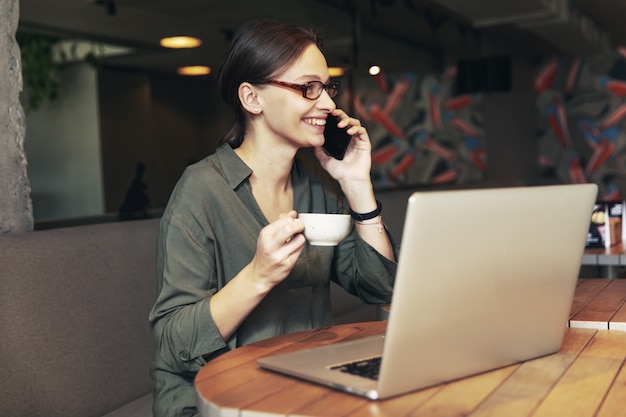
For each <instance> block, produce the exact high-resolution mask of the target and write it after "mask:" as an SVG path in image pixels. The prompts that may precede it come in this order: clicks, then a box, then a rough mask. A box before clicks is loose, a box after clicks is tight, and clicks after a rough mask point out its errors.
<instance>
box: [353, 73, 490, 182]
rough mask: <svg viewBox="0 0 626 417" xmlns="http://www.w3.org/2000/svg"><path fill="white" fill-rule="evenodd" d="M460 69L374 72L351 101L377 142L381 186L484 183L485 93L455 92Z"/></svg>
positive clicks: (376, 176) (375, 163) (375, 172)
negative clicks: (421, 73)
mask: <svg viewBox="0 0 626 417" xmlns="http://www.w3.org/2000/svg"><path fill="white" fill-rule="evenodd" d="M455 76H456V68H455V67H450V68H448V69H447V70H446V71H445V72H444V73H443V74H441V75H440V76H432V75H427V76H419V75H417V74H415V73H411V72H407V73H399V74H384V73H381V74H379V75H376V76H373V77H371V78H369V79H368V80H365V81H364V83H365V84H369V85H360V86H359V87H360V88H359V92H358V94H356V95H355V97H354V99H353V103H352V104H353V108H354V112H355V114H356V116H357V117H358V118H359V119H360V120H361V122H362V123H363V124H364V125H365V126H366V127H367V129H368V132H369V135H370V138H371V141H372V146H373V151H372V152H373V153H372V178H373V180H374V184H375V186H377V187H379V188H392V187H404V186H411V185H415V184H439V183H450V182H451V183H456V184H463V183H468V182H476V181H480V179H482V177H483V172H484V170H485V167H486V153H485V148H484V142H483V122H482V96H481V95H480V94H475V95H470V94H467V95H455V94H454V78H455Z"/></svg>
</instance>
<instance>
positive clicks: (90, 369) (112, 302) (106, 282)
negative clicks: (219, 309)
mask: <svg viewBox="0 0 626 417" xmlns="http://www.w3.org/2000/svg"><path fill="white" fill-rule="evenodd" d="M157 229H158V219H150V220H138V221H129V222H115V223H105V224H99V225H90V226H76V227H66V228H60V229H51V230H44V231H35V232H26V233H17V234H11V235H4V236H0V404H1V405H0V409H1V410H2V411H1V412H0V414H1V415H3V416H5V415H6V416H13V417H44V416H45V417H56V416H59V417H96V416H105V415H106V416H107V417H122V416H129V417H130V416H133V417H144V416H151V415H152V395H151V391H152V380H151V378H150V374H149V368H150V363H151V356H152V351H153V345H154V342H153V339H152V334H151V332H150V327H149V323H148V312H149V310H150V308H151V307H152V304H153V303H154V299H155V292H156V279H155V252H156V236H157Z"/></svg>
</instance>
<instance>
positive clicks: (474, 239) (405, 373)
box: [258, 184, 597, 399]
mask: <svg viewBox="0 0 626 417" xmlns="http://www.w3.org/2000/svg"><path fill="white" fill-rule="evenodd" d="M596 196H597V186H596V185H595V184H580V185H558V186H540V187H519V188H499V189H478V190H461V191H459V190H457V191H431V192H416V193H414V194H413V195H411V197H410V198H409V201H408V207H407V213H406V218H405V224H404V229H403V234H402V244H401V249H400V258H399V263H398V271H397V276H396V281H395V286H394V294H393V299H392V302H391V310H390V313H389V319H388V320H389V321H388V324H387V331H386V334H385V335H384V336H373V337H366V338H362V339H359V340H353V341H347V342H340V343H336V344H333V345H328V346H322V347H316V348H312V349H308V350H301V351H298V352H293V353H287V354H282V355H274V356H270V357H265V358H262V359H260V360H259V361H258V364H259V365H260V366H261V367H263V368H266V369H270V370H273V371H277V372H281V373H285V374H289V375H291V376H295V377H298V378H302V379H305V380H310V381H313V382H316V383H319V384H324V385H328V386H330V387H333V388H336V389H341V390H345V391H347V392H350V393H354V394H357V395H361V396H365V397H367V398H371V399H383V398H388V397H391V396H395V395H399V394H403V393H406V392H410V391H414V390H417V389H420V388H425V387H429V386H432V385H436V384H439V383H442V382H446V381H452V380H455V379H458V378H462V377H465V376H469V375H473V374H476V373H480V372H483V371H487V370H491V369H495V368H499V367H502V366H505V365H509V364H512V363H516V362H519V361H523V360H527V359H531V358H535V357H539V356H543V355H547V354H551V353H554V352H556V351H557V350H558V349H559V347H560V346H561V343H562V341H563V337H564V333H565V329H566V327H567V321H568V316H569V311H570V308H571V304H572V299H573V296H574V289H575V286H576V282H577V278H578V273H579V269H580V265H581V259H582V255H583V252H584V247H585V240H586V237H587V232H588V230H589V222H590V219H591V210H592V207H593V204H594V202H595V199H596ZM381 357H382V359H379V362H380V369H379V371H378V376H377V378H376V379H373V378H372V377H363V376H357V375H353V374H352V373H351V372H352V370H353V369H354V368H361V367H363V368H367V367H366V366H363V364H364V362H366V361H364V360H367V359H370V358H381ZM352 361H357V362H358V363H359V364H358V365H356V366H354V365H350V362H352Z"/></svg>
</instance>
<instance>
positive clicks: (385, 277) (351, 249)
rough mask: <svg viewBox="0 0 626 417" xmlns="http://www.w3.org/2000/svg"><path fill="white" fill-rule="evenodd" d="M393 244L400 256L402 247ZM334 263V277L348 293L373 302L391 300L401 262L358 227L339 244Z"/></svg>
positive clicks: (395, 253)
mask: <svg viewBox="0 0 626 417" xmlns="http://www.w3.org/2000/svg"><path fill="white" fill-rule="evenodd" d="M392 244H393V241H392ZM392 246H393V247H394V255H395V257H396V259H397V257H398V250H397V248H396V246H395V245H392ZM334 263H335V264H334V270H335V271H336V276H335V278H334V279H335V280H336V281H337V283H339V285H341V286H342V287H344V288H345V289H346V290H347V291H348V292H350V293H351V294H354V295H356V296H358V297H359V298H360V299H361V300H363V301H364V302H366V303H370V304H377V303H378V304H380V303H389V302H390V301H391V295H392V293H393V285H394V282H395V276H396V270H397V267H398V264H397V262H394V261H391V260H389V259H387V258H386V257H384V256H383V255H381V254H380V253H379V252H378V251H377V250H376V249H374V248H373V247H372V246H370V245H369V244H368V243H367V242H365V241H364V240H363V239H361V237H360V236H359V234H358V233H357V232H356V231H355V230H352V232H351V234H350V236H349V237H348V238H346V239H345V240H344V241H343V242H342V243H341V244H340V245H339V246H337V249H336V256H335V261H334Z"/></svg>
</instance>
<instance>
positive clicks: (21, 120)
mask: <svg viewBox="0 0 626 417" xmlns="http://www.w3.org/2000/svg"><path fill="white" fill-rule="evenodd" d="M18 20H19V1H18V0H0V23H1V24H0V235H2V234H7V233H15V232H22V231H30V230H33V223H34V222H33V207H32V203H31V199H30V184H29V181H28V175H27V170H26V167H27V162H26V154H25V152H24V138H25V133H26V118H25V117H24V111H23V109H22V106H21V104H20V100H19V95H20V91H21V90H22V62H21V58H20V49H19V46H18V44H17V42H16V41H15V32H16V30H17V25H18Z"/></svg>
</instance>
